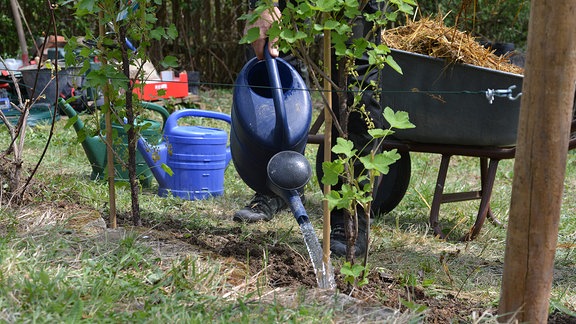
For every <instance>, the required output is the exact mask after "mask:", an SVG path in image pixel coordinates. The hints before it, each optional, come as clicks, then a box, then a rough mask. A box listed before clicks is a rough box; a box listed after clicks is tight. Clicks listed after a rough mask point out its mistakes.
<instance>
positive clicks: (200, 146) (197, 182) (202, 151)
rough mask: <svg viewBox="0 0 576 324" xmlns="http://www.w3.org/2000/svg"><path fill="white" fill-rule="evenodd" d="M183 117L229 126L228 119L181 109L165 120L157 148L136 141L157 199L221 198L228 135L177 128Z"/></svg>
mask: <svg viewBox="0 0 576 324" xmlns="http://www.w3.org/2000/svg"><path fill="white" fill-rule="evenodd" d="M184 117H198V118H200V117H202V118H212V119H218V120H222V121H225V122H227V123H228V124H230V123H231V120H230V116H229V115H226V114H223V113H219V112H213V111H206V110H199V109H183V110H178V111H176V112H174V113H172V114H171V115H170V116H169V117H168V119H167V120H166V124H165V126H164V135H163V140H162V142H161V143H160V144H158V145H152V146H151V145H149V144H148V143H147V142H146V140H145V139H144V138H140V139H139V140H138V145H137V147H138V151H139V152H140V153H141V154H142V156H143V157H144V160H145V161H146V163H147V164H148V166H149V167H150V170H151V171H152V174H153V175H154V177H155V178H156V181H157V182H158V195H159V196H167V195H169V194H172V195H173V196H175V197H180V198H182V199H187V200H196V199H205V198H208V197H211V196H221V195H223V194H224V171H225V170H226V167H227V166H228V163H229V162H230V159H231V153H230V148H229V147H228V146H227V142H228V134H227V132H226V131H224V130H222V129H219V128H212V127H205V126H189V125H179V124H178V120H179V119H181V118H184ZM163 165H165V166H163ZM166 166H167V167H168V168H166ZM169 170H171V172H172V173H173V174H172V175H170V174H169V172H170V171H169ZM167 171H168V172H167Z"/></svg>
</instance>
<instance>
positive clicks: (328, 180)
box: [322, 160, 344, 186]
mask: <svg viewBox="0 0 576 324" xmlns="http://www.w3.org/2000/svg"><path fill="white" fill-rule="evenodd" d="M322 171H323V172H324V176H323V177H322V183H323V184H325V185H330V186H333V185H335V184H337V183H338V179H339V176H340V174H342V172H344V165H343V164H342V161H341V160H335V161H332V162H330V161H324V162H322Z"/></svg>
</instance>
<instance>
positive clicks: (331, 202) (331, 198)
mask: <svg viewBox="0 0 576 324" xmlns="http://www.w3.org/2000/svg"><path fill="white" fill-rule="evenodd" d="M325 198H326V200H328V209H329V210H333V209H334V208H335V207H336V206H337V205H338V203H339V202H340V194H339V193H338V192H337V191H335V190H332V191H330V194H328V195H327V196H326V197H325Z"/></svg>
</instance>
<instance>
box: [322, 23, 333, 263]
mask: <svg viewBox="0 0 576 324" xmlns="http://www.w3.org/2000/svg"><path fill="white" fill-rule="evenodd" d="M331 37H332V36H331V34H330V30H324V73H326V77H325V78H324V94H325V95H326V96H327V98H326V100H327V101H326V102H327V105H326V106H325V107H324V161H331V160H332V150H331V148H332V113H331V110H332V84H331V83H330V80H329V79H330V78H331V77H332V51H331V43H332V41H331ZM330 190H331V187H330V185H324V195H328V194H330ZM322 207H323V210H324V214H323V215H324V216H323V220H324V226H323V227H322V238H323V239H322V250H323V252H324V254H323V258H322V260H323V262H324V265H325V266H326V268H327V269H328V265H329V264H330V209H329V208H328V200H327V199H324V200H322Z"/></svg>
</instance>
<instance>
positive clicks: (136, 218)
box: [120, 25, 142, 226]
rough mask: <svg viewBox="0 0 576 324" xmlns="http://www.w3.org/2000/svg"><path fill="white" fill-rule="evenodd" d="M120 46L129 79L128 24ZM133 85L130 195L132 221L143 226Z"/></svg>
mask: <svg viewBox="0 0 576 324" xmlns="http://www.w3.org/2000/svg"><path fill="white" fill-rule="evenodd" d="M120 40H121V44H120V47H121V48H122V70H123V72H124V75H126V77H127V79H130V59H129V58H128V47H127V46H126V42H125V40H126V26H125V25H122V26H120ZM132 90H133V86H132V85H130V84H128V87H127V90H126V119H127V123H128V125H130V126H131V127H129V128H128V131H127V135H128V179H129V181H130V197H131V201H132V222H133V223H134V226H142V220H141V219H140V203H139V200H138V193H139V191H140V187H139V186H138V177H137V174H136V142H137V135H138V131H137V130H136V129H135V127H136V125H135V124H136V123H135V119H136V117H135V114H134V104H133V102H132V93H133V91H132Z"/></svg>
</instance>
